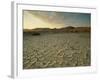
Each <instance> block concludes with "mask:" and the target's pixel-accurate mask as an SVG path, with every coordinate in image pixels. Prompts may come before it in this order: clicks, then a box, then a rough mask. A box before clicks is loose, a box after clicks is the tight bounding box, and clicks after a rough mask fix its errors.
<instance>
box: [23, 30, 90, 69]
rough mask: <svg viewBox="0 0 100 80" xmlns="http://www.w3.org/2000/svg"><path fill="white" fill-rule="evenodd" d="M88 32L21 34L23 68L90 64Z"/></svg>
mask: <svg viewBox="0 0 100 80" xmlns="http://www.w3.org/2000/svg"><path fill="white" fill-rule="evenodd" d="M90 43H91V42H90V33H89V32H79V33H43V34H41V35H37V36H35V35H27V34H24V35H23V69H36V68H37V69H38V68H55V67H78V66H90V65H91V52H90V51H91V47H90V46H91V45H90Z"/></svg>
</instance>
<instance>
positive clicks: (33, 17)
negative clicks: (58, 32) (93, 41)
mask: <svg viewBox="0 0 100 80" xmlns="http://www.w3.org/2000/svg"><path fill="white" fill-rule="evenodd" d="M67 26H73V27H90V26H91V14H89V13H75V12H74V13H71V12H55V11H35V10H24V11H23V28H24V29H35V28H51V29H53V28H62V27H67Z"/></svg>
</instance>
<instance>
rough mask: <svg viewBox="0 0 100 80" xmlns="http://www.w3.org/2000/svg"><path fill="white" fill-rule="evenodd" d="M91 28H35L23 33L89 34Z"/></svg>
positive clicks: (25, 30)
mask: <svg viewBox="0 0 100 80" xmlns="http://www.w3.org/2000/svg"><path fill="white" fill-rule="evenodd" d="M90 31H91V27H73V26H67V27H63V28H60V29H57V28H54V29H50V28H35V29H24V30H23V32H90Z"/></svg>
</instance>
